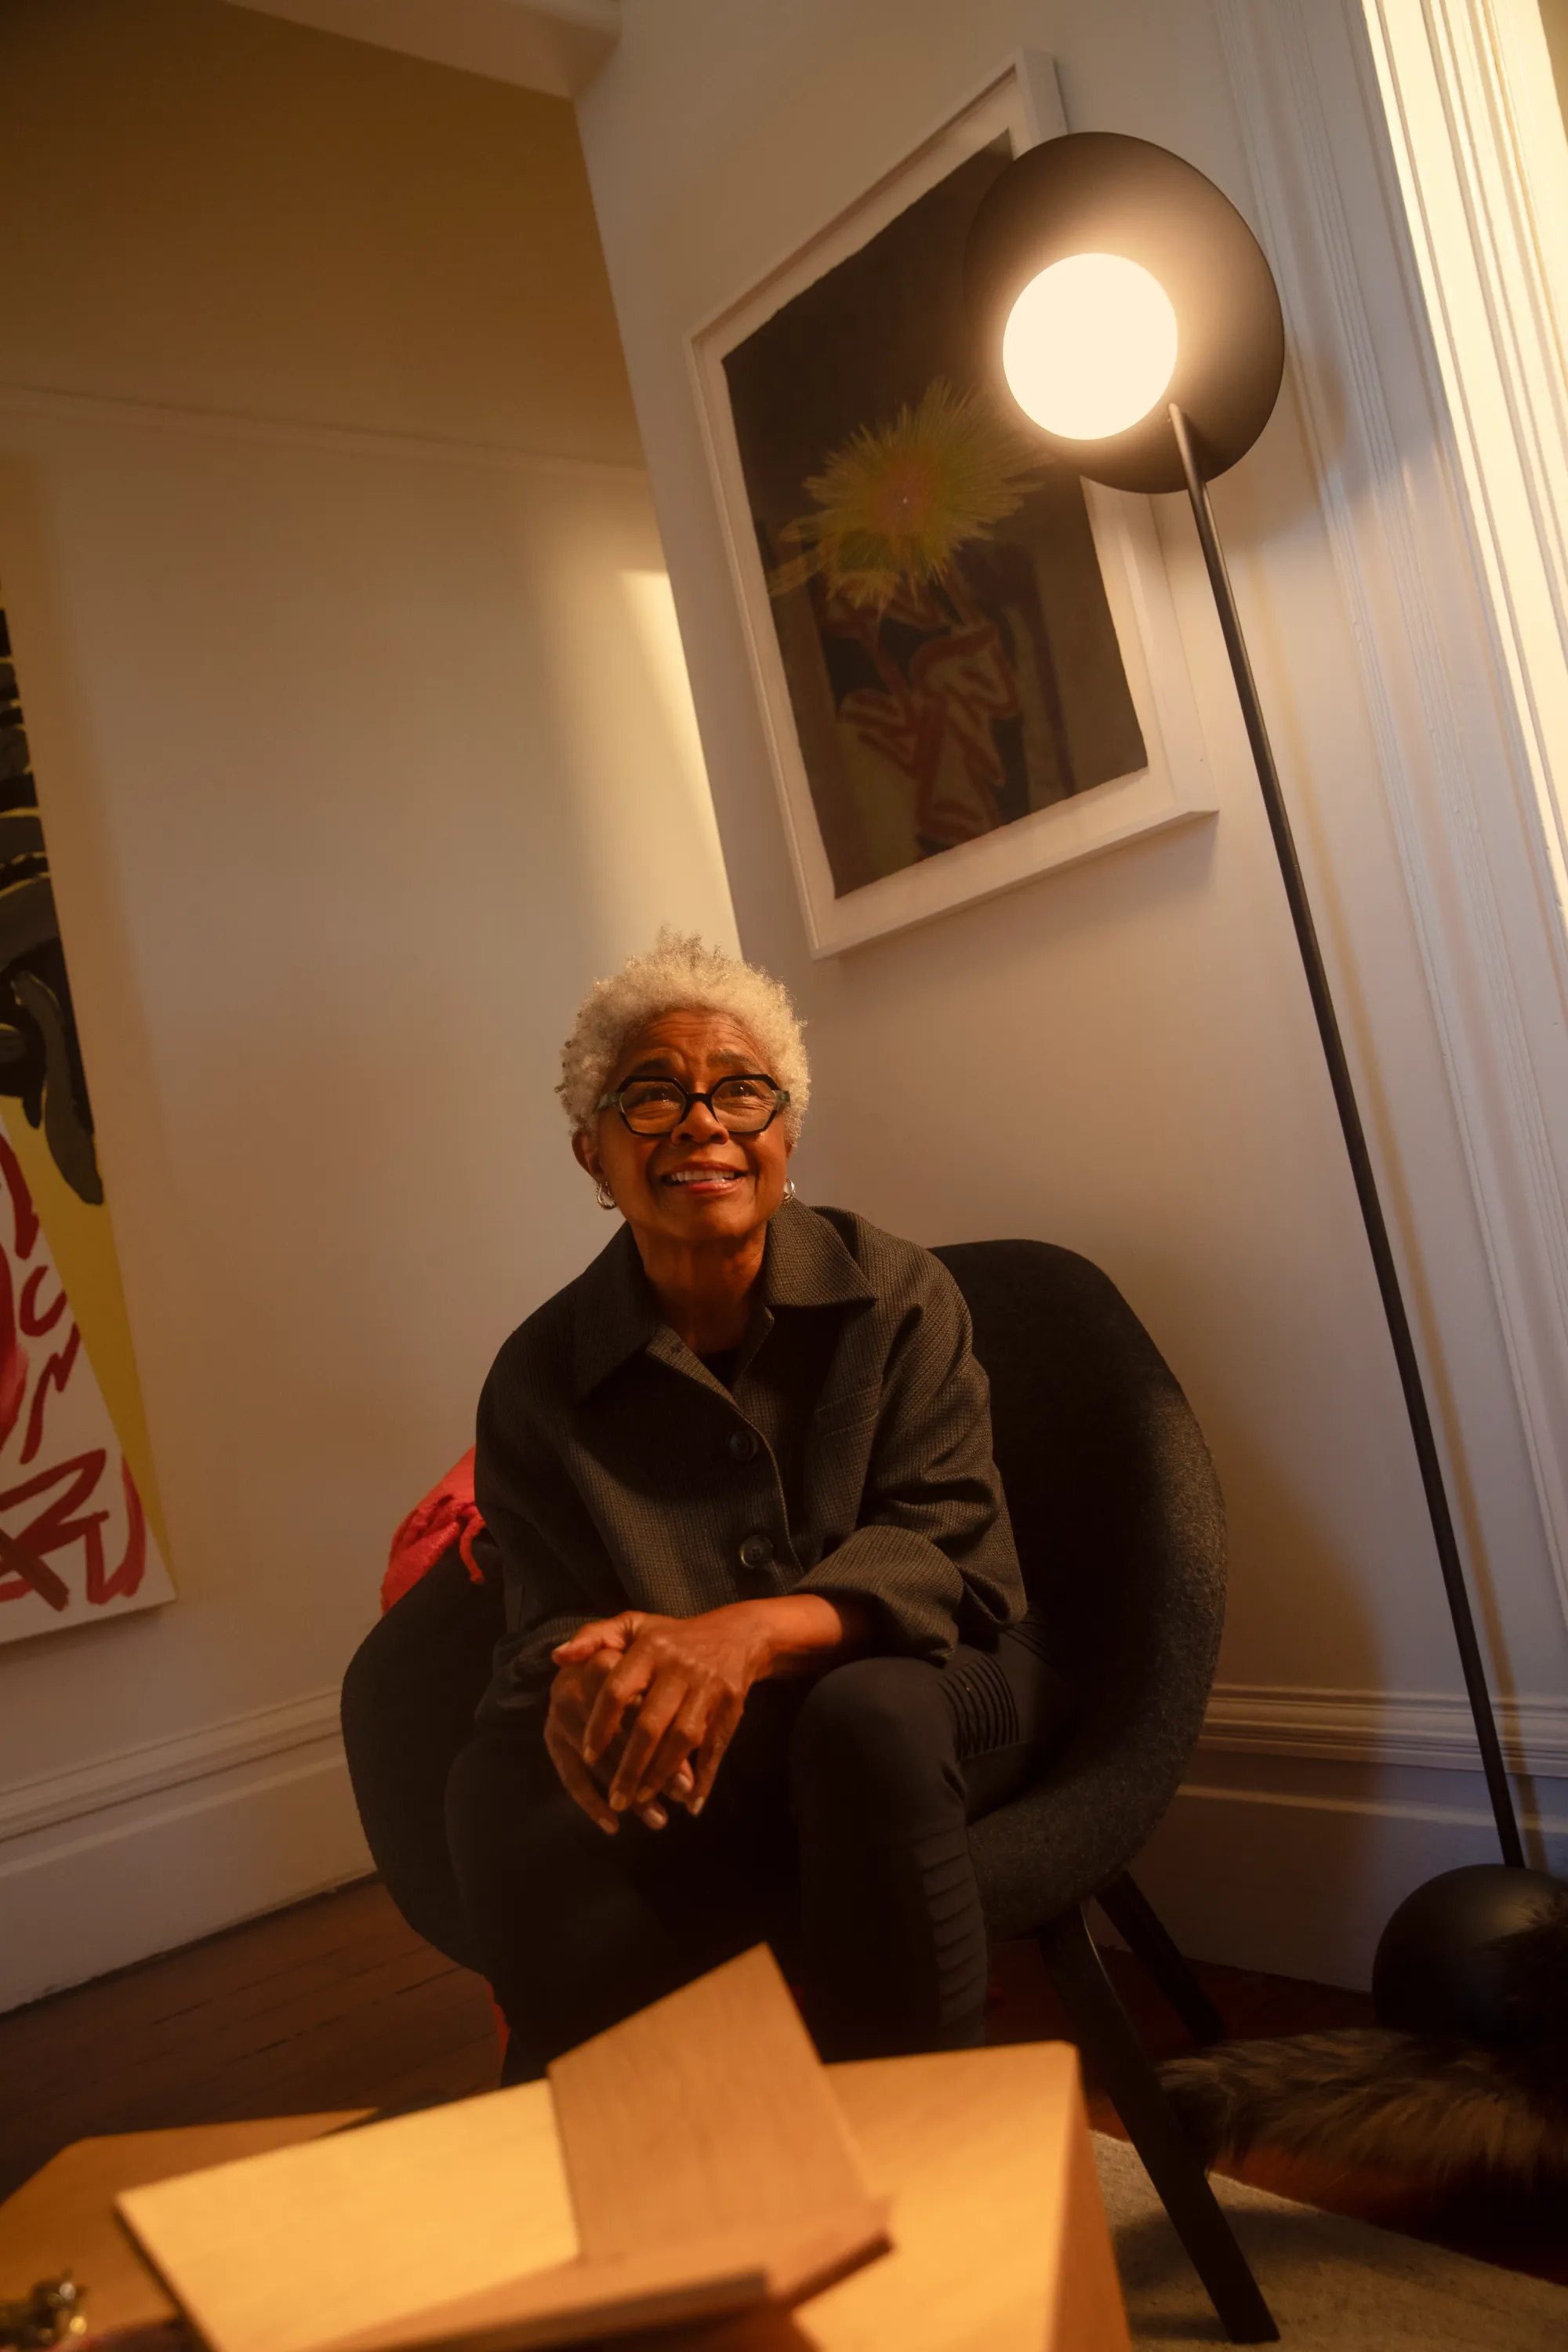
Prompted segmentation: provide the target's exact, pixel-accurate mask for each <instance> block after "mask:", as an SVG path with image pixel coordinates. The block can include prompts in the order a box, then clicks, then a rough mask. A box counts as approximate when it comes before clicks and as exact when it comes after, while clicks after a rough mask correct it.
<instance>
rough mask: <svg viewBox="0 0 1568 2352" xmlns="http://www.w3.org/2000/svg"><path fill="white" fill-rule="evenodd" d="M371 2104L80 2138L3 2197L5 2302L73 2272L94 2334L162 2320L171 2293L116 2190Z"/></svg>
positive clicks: (289, 2138) (302, 2133) (170, 2314)
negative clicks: (131, 2231)
mask: <svg viewBox="0 0 1568 2352" xmlns="http://www.w3.org/2000/svg"><path fill="white" fill-rule="evenodd" d="M371 2113H372V2110H371V2109H370V2108H368V2107H349V2108H344V2109H342V2110H338V2111H336V2112H334V2113H332V2114H330V2115H316V2116H273V2117H269V2118H268V2119H267V2120H265V2121H258V2122H254V2123H243V2124H201V2125H196V2126H191V2127H187V2128H185V2129H183V2130H177V2131H149V2132H115V2133H113V2134H111V2135H110V2136H108V2137H103V2138H99V2139H79V2140H78V2141H77V2142H76V2143H75V2145H74V2146H73V2147H66V2148H62V2149H61V2150H60V2152H59V2154H58V2156H57V2157H55V2158H52V2159H51V2160H50V2162H49V2163H47V2164H46V2165H45V2166H44V2168H43V2169H42V2170H41V2171H40V2172H36V2173H35V2174H34V2175H33V2178H32V2179H31V2180H29V2181H27V2182H26V2184H25V2185H24V2186H23V2187H22V2188H20V2189H17V2190H16V2194H15V2196H12V2197H8V2198H7V2199H6V2200H5V2203H4V2204H3V2205H0V2302H10V2301H13V2300H17V2301H19V2300H20V2299H21V2298H22V2297H24V2296H25V2295H27V2294H31V2292H32V2290H33V2286H34V2284H35V2282H36V2281H37V2280H38V2279H41V2278H57V2277H58V2276H59V2275H60V2273H62V2272H65V2271H68V2272H69V2273H71V2275H72V2276H73V2277H74V2278H75V2279H76V2281H77V2284H78V2285H79V2286H80V2287H81V2288H82V2290H83V2292H84V2294H85V2295H86V2298H87V2300H86V2311H87V2316H88V2319H89V2323H90V2325H91V2326H92V2329H93V2332H94V2333H95V2334H97V2333H98V2332H99V2331H100V2329H103V2328H108V2327H150V2326H159V2325H160V2324H161V2323H162V2322H163V2321H164V2320H167V2319H172V2318H174V2311H175V2306H174V2297H173V2296H172V2295H171V2294H169V2292H168V2290H167V2288H166V2287H164V2285H163V2283H162V2282H161V2281H160V2280H159V2279H158V2278H157V2277H156V2276H155V2274H154V2273H153V2271H152V2270H151V2269H150V2268H149V2267H148V2265H147V2263H145V2262H143V2260H142V2256H141V2255H140V2254H139V2253H138V2252H137V2250H136V2247H135V2245H134V2244H133V2243H132V2240H131V2238H130V2237H129V2236H128V2234H127V2232H126V2231H125V2229H124V2228H123V2226H122V2225H121V2221H120V2220H119V2218H118V2216H117V2215H116V2213H115V2211H114V2199H115V2197H116V2196H117V2195H118V2194H119V2192H120V2191H121V2189H135V2188H140V2187H142V2186H144V2185H145V2184H146V2183H148V2182H150V2181H154V2180H166V2179H170V2178H171V2177H173V2176H174V2175H175V2174H178V2173H182V2172H196V2171H199V2170H200V2169H201V2168H203V2167H204V2166H206V2165H213V2164H226V2163H228V2162H230V2161H231V2160H232V2159H233V2158H236V2157H241V2156H254V2155H259V2154H261V2153H262V2152H264V2151H265V2150H268V2149H271V2148H275V2147H291V2146H293V2145H295V2144H297V2143H298V2142H300V2141H302V2140H310V2139H319V2138H321V2137H322V2136H323V2135H324V2134H325V2133H327V2132H334V2131H339V2130H341V2129H342V2127H343V2126H344V2125H346V2124H354V2123H360V2122H362V2121H363V2118H364V2117H365V2116H367V2115H369V2114H371Z"/></svg>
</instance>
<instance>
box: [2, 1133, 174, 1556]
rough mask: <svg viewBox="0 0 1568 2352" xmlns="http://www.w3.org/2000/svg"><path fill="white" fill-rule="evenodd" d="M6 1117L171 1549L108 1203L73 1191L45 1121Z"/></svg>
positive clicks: (85, 1341) (156, 1526)
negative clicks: (90, 1201) (52, 1151)
mask: <svg viewBox="0 0 1568 2352" xmlns="http://www.w3.org/2000/svg"><path fill="white" fill-rule="evenodd" d="M0 1120H3V1121H4V1124H5V1134H6V1138H7V1139H8V1140H9V1142H10V1145H11V1149H12V1150H13V1151H14V1152H15V1153H16V1158H17V1160H19V1161H20V1162H21V1168H22V1173H23V1175H24V1176H25V1177H26V1181H27V1190H28V1191H29V1192H31V1194H32V1196H33V1205H34V1207H35V1208H36V1209H37V1213H38V1220H39V1223H41V1224H42V1226H43V1228H44V1232H45V1234H46V1235H47V1239H48V1244H49V1249H50V1252H51V1254H52V1255H53V1257H54V1261H55V1270H56V1272H57V1273H58V1276H59V1278H60V1281H61V1282H62V1284H63V1285H64V1286H65V1294H66V1297H67V1299H68V1302H69V1305H70V1311H71V1313H72V1315H74V1317H75V1318H76V1321H77V1328H79V1331H80V1333H81V1339H82V1345H83V1347H84V1348H85V1349H87V1354H88V1361H89V1363H90V1364H91V1366H92V1370H93V1375H94V1377H95V1379H96V1380H97V1381H98V1385H99V1388H100V1391H101V1393H102V1396H103V1401H104V1403H105V1404H106V1405H107V1406H108V1408H109V1415H110V1420H111V1421H112V1422H113V1423H114V1433H115V1435H116V1436H117V1437H118V1438H119V1440H120V1444H121V1450H122V1451H123V1453H124V1455H125V1458H126V1460H127V1462H129V1464H130V1465H131V1475H132V1477H133V1478H134V1479H135V1481H136V1488H137V1492H138V1493H139V1494H140V1496H141V1497H142V1507H143V1508H144V1509H145V1511H146V1513H147V1518H148V1522H149V1524H150V1526H151V1527H152V1529H153V1534H154V1535H155V1536H156V1538H157V1539H158V1549H159V1550H160V1551H161V1552H162V1553H163V1557H164V1559H167V1558H168V1555H169V1544H168V1537H167V1533H166V1531H165V1529H164V1526H163V1506H162V1504H161V1503H160V1501H159V1499H158V1482H157V1480H156V1478H155V1477H154V1476H153V1448H152V1444H151V1443H150V1441H149V1439H148V1435H147V1417H146V1414H145V1412H143V1410H142V1383H141V1381H140V1380H139V1379H138V1378H137V1374H136V1355H135V1350H134V1349H133V1348H132V1344H131V1324H130V1320H129V1318H127V1315H126V1312H125V1293H124V1291H123V1289H122V1288H121V1281H120V1260H119V1258H118V1257H117V1256H116V1255H115V1250H114V1228H113V1226H112V1225H111V1224H110V1220H109V1211H108V1209H107V1208H105V1207H99V1208H92V1207H89V1204H88V1202H86V1201H84V1200H82V1199H81V1198H80V1197H79V1195H78V1194H77V1193H75V1192H72V1191H71V1188H70V1186H69V1185H68V1183H67V1182H66V1180H65V1178H64V1177H63V1176H62V1175H61V1174H60V1171H59V1170H58V1168H57V1167H56V1166H55V1163H54V1160H53V1159H52V1157H51V1156H50V1152H49V1147H48V1145H47V1143H46V1142H45V1140H44V1133H43V1129H41V1128H37V1127H31V1126H29V1125H28V1122H27V1114H26V1111H25V1110H24V1109H23V1108H22V1106H21V1104H20V1103H18V1102H14V1101H11V1100H6V1101H5V1102H3V1103H0Z"/></svg>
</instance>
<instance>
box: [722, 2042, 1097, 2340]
mask: <svg viewBox="0 0 1568 2352" xmlns="http://www.w3.org/2000/svg"><path fill="white" fill-rule="evenodd" d="M829 2073H830V2076H831V2080H832V2084H833V2089H834V2092H835V2095H837V2099H838V2102H839V2105H840V2106H841V2107H842V2109H843V2112H844V2117H845V2121H846V2122H847V2125H848V2126H849V2128H850V2130H851V2131H852V2132H853V2133H854V2136H855V2139H856V2142H857V2144H858V2147H859V2148H860V2151H861V2154H862V2157H863V2158H864V2161H865V2164H866V2168H867V2171H868V2176H869V2178H870V2180H871V2184H872V2187H873V2188H874V2189H884V2190H887V2191H889V2192H890V2193H891V2196H892V2200H893V2203H892V2214H891V2227H892V2235H893V2242H894V2250H893V2252H892V2253H891V2254H889V2257H888V2259H887V2260H886V2261H885V2262H881V2263H876V2264H875V2265H874V2266H873V2268H872V2269H870V2270H868V2271H866V2272H864V2273H861V2274H859V2275H858V2276H857V2277H854V2278H846V2279H844V2280H842V2281H840V2283H839V2284H837V2285H836V2286H833V2287H831V2288H829V2289H828V2291H827V2292H826V2294H820V2295H817V2296H816V2298H815V2299H814V2300H813V2301H812V2302H810V2303H809V2304H806V2305H803V2306H802V2307H801V2308H800V2309H799V2310H797V2311H796V2312H795V2314H794V2320H795V2327H796V2329H797V2330H798V2331H799V2333H800V2334H801V2335H802V2336H804V2337H805V2339H806V2341H807V2343H808V2344H810V2345H813V2346H815V2347H817V2352H873V2347H875V2352H893V2347H897V2352H977V2347H982V2346H984V2352H1129V2346H1130V2338H1129V2336H1128V2332H1127V2315H1126V2312H1125V2310H1124V2309H1123V2306H1122V2301H1121V2284H1120V2282H1119V2280H1118V2278H1117V2274H1116V2260H1115V2256H1114V2254H1113V2252H1112V2251H1111V2244H1110V2225H1109V2224H1108V2222H1107V2221H1106V2218H1105V2207H1104V2204H1103V2203H1102V2201H1101V2199H1100V2182H1099V2179H1097V2177H1096V2174H1095V2169H1094V2151H1093V2147H1092V2144H1091V2142H1090V2140H1089V2121H1088V2117H1087V2116H1086V2114H1085V2112H1084V2104H1083V2092H1082V2088H1081V2086H1080V2083H1079V2064H1078V2053H1077V2051H1076V2050H1075V2049H1073V2048H1072V2046H1071V2044H1070V2043H1068V2042H1024V2043H1020V2044H1017V2045H1016V2046H1013V2047H1009V2048H1005V2049H999V2050H964V2051H956V2052H952V2053H943V2054H942V2055H938V2056H932V2057H920V2058H889V2059H879V2060H876V2061H873V2062H869V2063H865V2064H860V2065H852V2066H835V2067H832V2068H830V2069H829ZM710 2352H719V2347H717V2346H714V2347H710ZM759 2352H760V2348H759ZM800 2352H804V2347H800Z"/></svg>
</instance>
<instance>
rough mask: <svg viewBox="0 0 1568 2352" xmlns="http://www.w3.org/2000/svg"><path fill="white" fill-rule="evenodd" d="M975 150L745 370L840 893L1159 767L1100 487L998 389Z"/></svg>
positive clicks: (821, 811) (788, 311) (988, 152)
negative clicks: (976, 349)
mask: <svg viewBox="0 0 1568 2352" xmlns="http://www.w3.org/2000/svg"><path fill="white" fill-rule="evenodd" d="M1009 152H1010V151H1009V148H1008V145H1007V142H1006V141H1005V140H1001V141H998V142H994V144H992V145H990V146H988V147H985V148H984V149H982V150H981V152H979V153H978V154H974V155H971V156H970V157H969V158H968V159H967V161H965V162H964V163H961V164H960V165H959V166H958V168H957V169H956V170H955V171H952V172H951V173H948V175H947V176H946V177H945V178H944V179H942V180H941V181H939V183H938V184H937V185H936V186H935V187H934V188H931V189H930V190H929V191H928V192H927V193H926V194H924V195H921V196H920V197H919V198H917V199H916V201H915V202H914V203H912V204H910V205H908V206H907V207H906V208H905V210H904V211H903V212H901V213H900V215H898V217H897V218H896V219H895V220H893V221H891V222H889V224H888V225H887V226H885V227H883V228H882V229H880V230H879V232H878V233H877V234H876V235H875V236H871V237H870V238H869V239H868V242H867V243H866V244H865V245H863V246H862V247H860V248H859V250H858V252H855V253H853V254H851V255H850V256H849V257H847V259H845V260H843V261H840V262H839V263H837V266H835V267H834V268H829V269H826V271H825V272H824V274H823V275H822V276H821V277H820V278H817V279H816V282H815V283H814V284H812V285H810V286H808V287H806V288H805V289H804V290H803V291H802V292H800V293H798V294H796V295H795V296H794V297H793V299H790V300H788V301H786V302H784V304H782V306H781V307H780V308H779V309H778V310H775V311H774V312H773V316H772V317H771V318H769V319H768V320H765V321H764V323H763V325H761V326H760V327H758V328H757V329H755V331H753V332H752V334H750V335H749V336H747V337H746V339H745V340H744V341H742V342H740V343H737V344H736V346H735V347H734V349H733V350H732V351H731V352H728V353H727V354H726V355H725V358H724V373H725V378H726V383H727V385H728V390H729V397H730V407H731V415H732V417H733V420H734V427H735V438H736V444H737V447H738V450H739V454H740V459H741V468H742V474H743V476H744V478H745V485H746V495H747V499H748V502H749V505H750V508H751V514H752V525H753V528H754V529H755V530H756V533H757V539H758V543H759V546H760V548H761V551H762V558H763V568H764V570H765V572H766V574H767V579H768V586H769V591H770V600H771V604H772V610H773V624H774V627H775V630H776V632H777V636H778V644H779V652H780V655H781V656H782V659H783V664H784V676H785V679H786V681H787V684H788V688H789V696H790V702H791V706H792V709H793V713H794V717H795V729H796V732H797V734H798V737H799V740H800V747H801V753H802V757H803V759H804V761H805V770H806V774H807V777H808V780H809V782H810V786H811V793H812V803H813V806H814V809H815V813H816V822H817V825H818V829H819V831H820V833H821V835H822V843H823V847H824V849H825V851H826V856H827V861H828V865H829V866H830V868H831V871H832V875H833V886H834V890H835V894H836V895H837V897H839V898H843V897H844V896H845V895H846V894H847V892H849V891H852V890H857V889H860V888H862V887H865V886H866V885H867V884H868V883H871V882H874V881H878V880H880V879H881V878H882V877H885V876H887V875H889V874H894V873H897V872H899V871H900V870H901V869H902V868H904V867H906V866H913V865H915V864H917V863H919V862H920V861H921V860H922V859H926V858H931V857H940V856H942V854H943V853H944V852H945V851H947V850H951V849H953V848H956V847H958V846H959V845H961V844H963V843H964V842H967V841H973V840H974V839H975V838H976V837H977V836H979V835H983V834H987V833H994V832H995V831H996V830H997V828H998V827H1000V826H1003V825H1007V824H1015V823H1016V822H1017V821H1018V820H1019V819H1021V818H1023V817H1026V816H1028V815H1030V814H1033V813H1034V812H1035V811H1036V810H1037V809H1043V808H1047V807H1049V806H1050V805H1052V803H1056V802H1058V801H1062V800H1067V799H1069V798H1071V797H1072V796H1073V795H1074V794H1075V793H1083V792H1089V791H1092V790H1093V789H1094V787H1095V786H1096V785H1098V784H1103V783H1109V782H1111V781H1112V780H1113V779H1115V778H1117V777H1120V776H1126V775H1131V774H1133V773H1135V772H1137V771H1139V770H1140V769H1142V768H1143V767H1144V766H1145V765H1146V763H1147V754H1146V751H1145V749H1144V743H1143V737H1142V730H1141V729H1140V726H1139V723H1138V716H1137V712H1136V710H1135V709H1134V707H1133V702H1132V697H1131V691H1130V689H1129V687H1128V683H1127V677H1126V673H1125V671H1124V669H1123V667H1122V662H1121V647H1120V646H1119V644H1118V642H1117V636H1116V630H1115V625H1114V623H1113V621H1112V618H1111V614H1110V603H1109V600H1108V598H1107V595H1106V592H1105V586H1104V583H1103V580H1102V578H1101V575H1100V559H1099V555H1098V553H1097V551H1096V548H1095V543H1094V536H1093V532H1092V530H1091V529H1090V524H1089V511H1088V509H1087V507H1086V505H1085V502H1084V493H1083V488H1082V485H1081V484H1080V483H1079V479H1078V478H1077V476H1076V475H1075V474H1073V473H1071V472H1070V471H1069V470H1068V467H1065V466H1063V465H1061V464H1059V463H1058V462H1057V461H1055V460H1054V459H1052V458H1051V457H1049V456H1048V455H1047V453H1046V452H1045V451H1044V449H1043V447H1042V445H1041V444H1040V442H1039V441H1038V440H1037V439H1031V438H1029V436H1027V433H1026V428H1024V427H1022V426H1021V425H1020V423H1019V422H1018V420H1017V419H1016V418H1015V417H1013V416H1010V415H1005V414H1004V413H1003V411H1002V409H1001V408H1000V406H999V405H998V404H997V402H996V401H995V399H994V396H993V395H992V394H991V393H990V392H989V391H988V390H987V389H986V387H985V385H984V383H982V381H981V380H980V377H979V374H978V372H977V369H976V366H975V362H974V354H973V336H972V332H971V329H970V324H969V319H968V314H967V311H966V309H965V303H964V295H963V250H964V242H965V239H966V237H967V235H968V231H969V226H970V223H971V221H972V220H973V216H974V212H975V209H976V207H977V206H978V205H979V203H980V200H981V198H982V196H983V195H984V193H985V191H986V189H987V188H988V187H989V186H990V184H991V183H992V181H993V180H994V178H995V176H996V174H997V173H999V172H1000V171H1002V170H1003V169H1004V168H1005V165H1006V163H1007V161H1008V157H1009Z"/></svg>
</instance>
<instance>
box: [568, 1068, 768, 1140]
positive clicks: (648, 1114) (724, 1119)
mask: <svg viewBox="0 0 1568 2352" xmlns="http://www.w3.org/2000/svg"><path fill="white" fill-rule="evenodd" d="M788 1100H789V1096H788V1094H787V1093H786V1092H785V1090H784V1087H776V1086H774V1084H773V1080H772V1078H766V1077H763V1076H761V1075H760V1074H758V1075H755V1076H741V1077H733V1078H721V1079H720V1081H719V1083H718V1085H717V1086H716V1087H709V1089H708V1091H707V1093H706V1094H702V1095H699V1094H691V1093H689V1092H688V1090H687V1088H686V1087H682V1086H678V1085H677V1084H676V1082H675V1080H674V1079H673V1078H628V1079H627V1080H626V1085H625V1086H624V1087H616V1091H615V1093H614V1094H613V1095H601V1096H600V1097H599V1100H598V1102H597V1103H596V1104H595V1109H597V1110H618V1111H619V1112H620V1115H621V1117H622V1118H623V1119H624V1120H625V1121H626V1125H627V1126H628V1127H629V1128H630V1129H631V1131H632V1133H633V1134H634V1135H673V1134H674V1132H675V1130H676V1129H677V1128H678V1127H679V1126H681V1125H682V1124H683V1123H684V1121H685V1119H686V1117H687V1114H688V1112H689V1110H690V1108H691V1106H692V1104H693V1103H706V1104H707V1106H708V1108H709V1109H710V1111H711V1112H712V1114H713V1116H714V1118H716V1119H717V1120H718V1122H719V1124H720V1126H721V1128H724V1129H726V1130H727V1131H728V1132H729V1133H730V1134H731V1135H761V1133H762V1131H763V1128H764V1127H771V1126H772V1125H773V1121H774V1119H775V1118H777V1117H778V1115H779V1113H780V1111H781V1110H783V1109H784V1105H785V1104H786V1103H787V1102H788Z"/></svg>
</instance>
